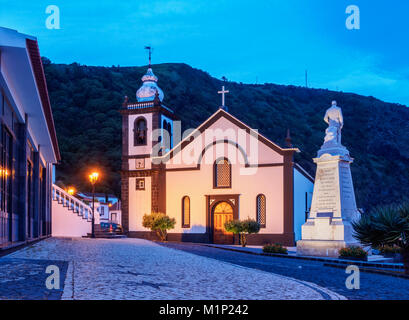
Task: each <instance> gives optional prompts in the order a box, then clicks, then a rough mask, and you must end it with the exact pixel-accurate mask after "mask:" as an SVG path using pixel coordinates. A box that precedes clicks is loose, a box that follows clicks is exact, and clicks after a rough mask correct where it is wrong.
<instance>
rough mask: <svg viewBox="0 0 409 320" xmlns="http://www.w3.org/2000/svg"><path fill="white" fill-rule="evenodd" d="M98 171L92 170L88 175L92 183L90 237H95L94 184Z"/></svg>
mask: <svg viewBox="0 0 409 320" xmlns="http://www.w3.org/2000/svg"><path fill="white" fill-rule="evenodd" d="M98 176H99V173H98V172H93V173H91V174H90V175H89V181H90V182H91V185H92V219H91V224H92V225H91V238H95V230H94V223H95V210H94V209H95V184H96V183H97V181H98Z"/></svg>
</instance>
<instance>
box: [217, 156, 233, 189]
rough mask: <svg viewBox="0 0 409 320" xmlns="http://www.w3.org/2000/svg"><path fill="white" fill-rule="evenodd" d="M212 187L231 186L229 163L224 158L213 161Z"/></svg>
mask: <svg viewBox="0 0 409 320" xmlns="http://www.w3.org/2000/svg"><path fill="white" fill-rule="evenodd" d="M214 187H215V188H231V164H230V162H229V160H227V159H225V158H222V159H219V160H217V161H216V162H215V163H214Z"/></svg>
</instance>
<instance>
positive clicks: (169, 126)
mask: <svg viewBox="0 0 409 320" xmlns="http://www.w3.org/2000/svg"><path fill="white" fill-rule="evenodd" d="M168 132H169V149H170V148H172V147H173V143H172V125H171V124H170V122H168Z"/></svg>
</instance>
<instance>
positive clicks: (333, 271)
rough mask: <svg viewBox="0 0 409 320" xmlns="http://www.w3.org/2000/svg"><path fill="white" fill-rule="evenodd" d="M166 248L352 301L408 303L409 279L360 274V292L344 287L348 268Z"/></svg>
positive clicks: (192, 248) (194, 248) (194, 247)
mask: <svg viewBox="0 0 409 320" xmlns="http://www.w3.org/2000/svg"><path fill="white" fill-rule="evenodd" d="M164 245H165V246H167V247H171V248H176V249H178V250H183V251H185V252H190V253H194V254H197V255H200V256H204V257H208V258H213V259H216V260H219V261H225V262H230V263H234V264H236V265H240V266H245V267H248V268H254V269H258V270H263V271H266V272H272V273H274V274H280V275H283V276H286V277H291V278H293V279H298V280H303V281H308V282H310V283H315V284H316V285H319V286H321V287H325V288H327V289H329V290H332V291H334V292H337V293H339V294H341V295H343V296H345V297H346V298H347V299H351V300H409V279H403V278H396V277H392V276H389V275H381V274H373V273H365V272H361V273H360V289H359V290H349V289H347V288H346V286H345V280H346V278H347V276H348V275H347V274H346V273H345V269H344V268H340V269H338V268H332V267H326V266H324V264H323V262H320V261H311V260H300V259H289V258H280V257H266V256H258V255H251V254H245V253H240V252H231V251H226V250H221V249H216V248H210V247H207V246H203V245H196V244H182V243H170V242H169V243H167V244H164Z"/></svg>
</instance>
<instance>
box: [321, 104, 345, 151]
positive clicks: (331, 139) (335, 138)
mask: <svg viewBox="0 0 409 320" xmlns="http://www.w3.org/2000/svg"><path fill="white" fill-rule="evenodd" d="M324 121H325V122H326V123H327V124H328V128H327V130H326V131H325V138H324V143H325V144H327V143H331V144H337V145H341V129H342V127H343V126H344V118H343V117H342V111H341V108H340V107H338V106H337V102H336V101H332V106H331V107H330V108H329V109H328V110H327V112H326V113H325V116H324Z"/></svg>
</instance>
